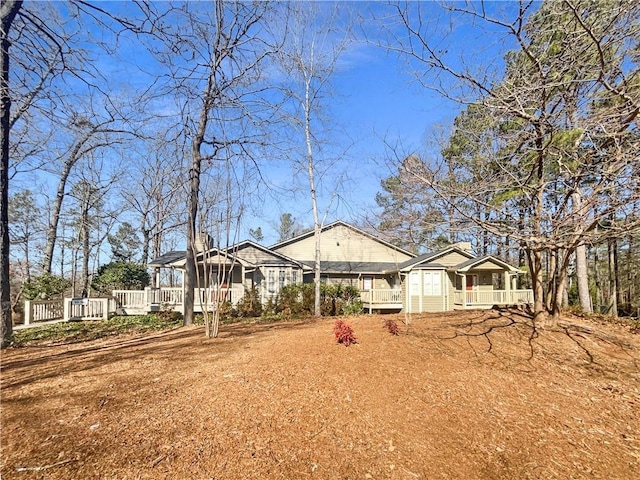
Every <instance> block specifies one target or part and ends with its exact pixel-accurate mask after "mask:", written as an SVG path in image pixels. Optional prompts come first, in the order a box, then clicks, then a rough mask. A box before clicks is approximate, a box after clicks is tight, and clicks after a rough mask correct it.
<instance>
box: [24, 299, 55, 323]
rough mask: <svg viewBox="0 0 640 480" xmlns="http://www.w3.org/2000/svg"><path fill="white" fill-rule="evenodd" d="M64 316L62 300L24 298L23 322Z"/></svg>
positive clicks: (42, 320)
mask: <svg viewBox="0 0 640 480" xmlns="http://www.w3.org/2000/svg"><path fill="white" fill-rule="evenodd" d="M61 318H64V300H62V299H61V300H25V301H24V324H25V325H30V324H32V323H36V322H46V321H48V320H59V319H61Z"/></svg>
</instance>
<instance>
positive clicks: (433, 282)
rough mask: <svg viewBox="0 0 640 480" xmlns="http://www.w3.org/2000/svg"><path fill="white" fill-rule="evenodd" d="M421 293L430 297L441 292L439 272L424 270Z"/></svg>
mask: <svg viewBox="0 0 640 480" xmlns="http://www.w3.org/2000/svg"><path fill="white" fill-rule="evenodd" d="M423 294H424V295H425V296H431V297H433V296H440V295H441V294H442V285H441V275H440V272H424V283H423Z"/></svg>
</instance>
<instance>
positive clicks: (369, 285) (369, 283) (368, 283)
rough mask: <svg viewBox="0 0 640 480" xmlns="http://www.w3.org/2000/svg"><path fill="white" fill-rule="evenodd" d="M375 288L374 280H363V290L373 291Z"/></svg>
mask: <svg viewBox="0 0 640 480" xmlns="http://www.w3.org/2000/svg"><path fill="white" fill-rule="evenodd" d="M372 288H373V278H371V277H364V278H363V279H362V289H363V290H371V289H372Z"/></svg>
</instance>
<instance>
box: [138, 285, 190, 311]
mask: <svg viewBox="0 0 640 480" xmlns="http://www.w3.org/2000/svg"><path fill="white" fill-rule="evenodd" d="M145 291H146V292H147V305H161V306H162V305H167V306H171V305H182V303H183V302H184V298H183V295H182V287H168V288H147V289H145Z"/></svg>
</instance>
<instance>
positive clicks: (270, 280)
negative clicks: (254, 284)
mask: <svg viewBox="0 0 640 480" xmlns="http://www.w3.org/2000/svg"><path fill="white" fill-rule="evenodd" d="M267 292H269V293H276V271H275V270H274V269H273V268H270V269H269V270H267Z"/></svg>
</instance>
